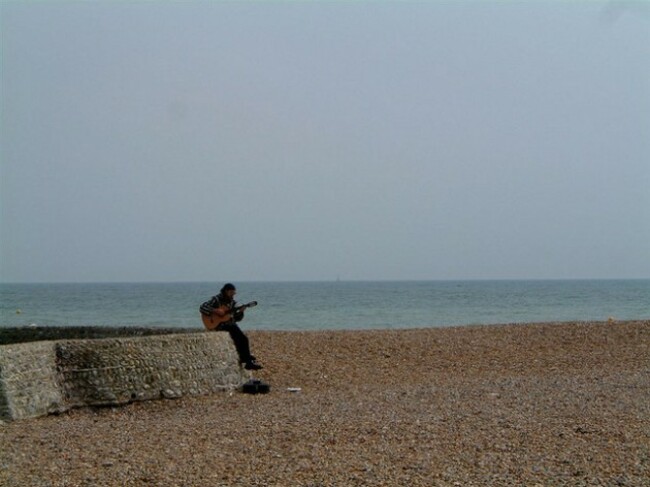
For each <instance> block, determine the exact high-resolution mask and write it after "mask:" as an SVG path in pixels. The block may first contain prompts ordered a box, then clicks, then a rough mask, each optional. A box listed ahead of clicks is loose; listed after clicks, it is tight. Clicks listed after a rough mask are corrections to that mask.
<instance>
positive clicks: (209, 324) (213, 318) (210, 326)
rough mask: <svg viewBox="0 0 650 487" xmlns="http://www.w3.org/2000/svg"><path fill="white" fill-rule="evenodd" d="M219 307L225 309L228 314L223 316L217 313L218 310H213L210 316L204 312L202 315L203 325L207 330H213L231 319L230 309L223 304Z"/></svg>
mask: <svg viewBox="0 0 650 487" xmlns="http://www.w3.org/2000/svg"><path fill="white" fill-rule="evenodd" d="M219 309H222V310H223V311H225V312H226V314H225V315H223V316H219V315H218V314H217V313H216V311H213V312H212V314H211V315H210V316H206V315H204V314H202V315H201V321H203V326H205V328H206V329H207V330H210V331H212V330H214V329H215V328H216V327H217V326H219V325H220V324H221V323H225V322H226V321H229V320H230V317H231V315H230V313H229V312H228V310H227V309H226V308H225V307H223V306H222V307H221V308H219Z"/></svg>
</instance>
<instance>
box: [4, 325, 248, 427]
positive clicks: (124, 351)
mask: <svg viewBox="0 0 650 487" xmlns="http://www.w3.org/2000/svg"><path fill="white" fill-rule="evenodd" d="M79 331H81V330H79ZM48 333H52V332H51V330H50V331H48ZM36 334H37V335H38V336H43V334H44V333H43V332H42V331H37V333H36ZM63 334H64V336H66V337H69V336H72V335H71V334H70V331H69V330H66V331H65V332H64V333H63ZM89 334H90V335H92V333H88V331H87V330H85V331H83V332H82V333H79V334H78V335H77V336H88V335H89ZM14 335H15V334H13V335H12V336H14ZM142 335H145V336H142ZM247 378H248V374H246V373H245V371H244V370H242V368H241V366H240V364H239V360H238V356H237V352H236V350H235V347H234V345H233V343H232V340H231V339H230V336H229V335H228V334H227V333H217V332H197V331H195V332H191V333H188V332H181V333H173V334H166V335H155V334H143V333H140V332H138V336H131V337H111V338H93V339H63V340H52V341H38V342H29V341H28V342H27V343H10V344H7V345H0V419H2V420H14V419H23V418H30V417H36V416H42V415H45V414H49V413H54V412H62V411H65V410H67V409H70V408H73V407H82V406H94V405H118V404H125V403H129V402H132V401H141V400H149V399H159V398H175V397H181V396H185V395H202V394H209V393H212V392H216V391H223V390H229V389H235V388H238V387H240V386H241V384H243V383H244V382H245V380H247Z"/></svg>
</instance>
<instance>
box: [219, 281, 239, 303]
mask: <svg viewBox="0 0 650 487" xmlns="http://www.w3.org/2000/svg"><path fill="white" fill-rule="evenodd" d="M221 294H222V295H223V296H227V297H229V298H230V299H233V298H234V297H235V294H237V288H235V286H234V284H230V283H227V284H224V285H223V287H222V288H221Z"/></svg>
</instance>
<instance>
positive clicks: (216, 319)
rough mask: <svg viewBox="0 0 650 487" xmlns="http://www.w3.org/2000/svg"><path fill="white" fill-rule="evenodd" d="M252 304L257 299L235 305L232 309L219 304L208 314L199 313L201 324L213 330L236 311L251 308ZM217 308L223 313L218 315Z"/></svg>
mask: <svg viewBox="0 0 650 487" xmlns="http://www.w3.org/2000/svg"><path fill="white" fill-rule="evenodd" d="M253 306H257V301H251V302H250V303H246V304H242V305H241V306H237V307H235V308H233V309H228V307H227V306H220V307H219V308H217V309H216V310H214V311H213V312H212V313H211V314H210V315H204V314H201V320H202V321H203V326H205V327H206V329H208V330H214V329H215V328H216V327H217V326H219V325H220V324H221V323H225V322H226V321H230V320H231V319H232V317H233V316H234V315H235V313H237V312H238V311H243V310H245V309H246V308H252V307H253ZM217 310H221V311H223V312H224V315H223V316H219V315H218V314H217Z"/></svg>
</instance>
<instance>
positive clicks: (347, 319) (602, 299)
mask: <svg viewBox="0 0 650 487" xmlns="http://www.w3.org/2000/svg"><path fill="white" fill-rule="evenodd" d="M221 284H222V283H210V282H182V283H178V282H175V283H94V284H93V283H78V284H72V283H65V284H43V283H40V284H6V283H4V284H0V326H3V327H7V326H29V325H38V326H100V325H101V326H115V327H118V326H120V327H121V326H139V327H140V326H146V327H164V328H170V327H178V328H199V329H200V328H202V324H201V321H200V317H199V311H198V309H199V306H200V305H201V303H202V302H204V301H206V300H207V299H209V298H210V297H211V296H213V295H215V294H217V293H218V292H219V289H220V287H221ZM236 285H237V291H238V294H237V296H236V300H237V301H238V303H239V304H244V303H248V302H250V301H257V302H258V305H257V306H255V307H251V308H249V309H247V310H246V314H245V319H244V321H242V322H241V323H240V325H241V326H242V328H244V329H250V330H340V329H345V330H361V329H401V328H428V327H447V326H459V325H476V324H484V325H489V324H497V323H529V322H550V321H606V320H610V319H614V320H636V319H650V279H635V280H495V281H490V280H481V281H376V282H369V281H330V282H237V283H236Z"/></svg>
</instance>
